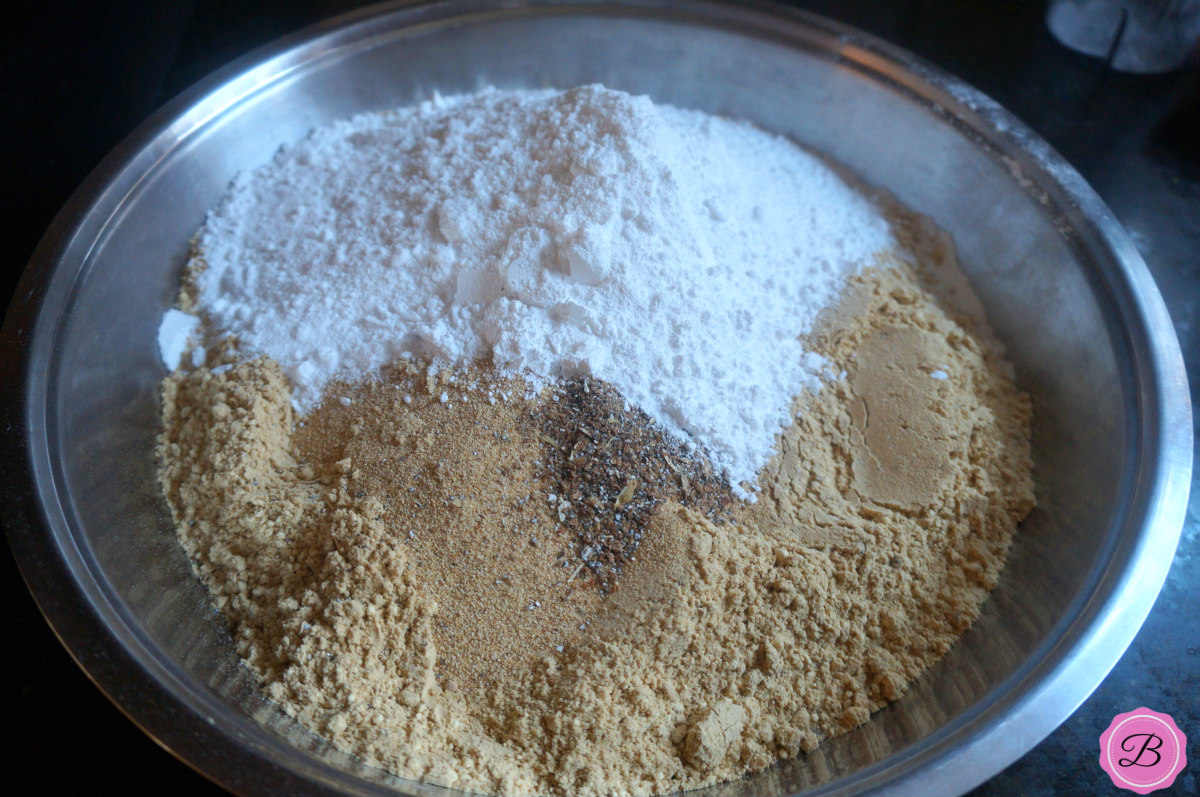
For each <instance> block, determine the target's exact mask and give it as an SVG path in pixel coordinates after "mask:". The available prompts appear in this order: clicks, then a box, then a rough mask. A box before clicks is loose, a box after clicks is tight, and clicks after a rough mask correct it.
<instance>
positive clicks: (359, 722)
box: [160, 252, 1033, 794]
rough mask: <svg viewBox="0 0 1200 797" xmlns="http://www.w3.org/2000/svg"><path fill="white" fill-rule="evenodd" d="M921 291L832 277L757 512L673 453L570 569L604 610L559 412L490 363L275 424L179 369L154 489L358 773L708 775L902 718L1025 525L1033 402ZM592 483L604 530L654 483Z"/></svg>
mask: <svg viewBox="0 0 1200 797" xmlns="http://www.w3.org/2000/svg"><path fill="white" fill-rule="evenodd" d="M941 256H944V252H943V253H942V255H941ZM935 293H937V294H939V295H941V296H943V299H942V300H940V301H941V302H942V303H945V302H946V301H947V300H946V299H945V298H944V297H945V296H946V294H944V293H939V292H938V291H937V290H936V286H933V285H932V284H931V283H930V282H929V280H928V279H927V276H926V275H924V274H923V273H922V272H921V270H920V269H918V270H917V271H916V272H913V271H910V270H909V269H908V268H906V267H905V266H903V265H897V267H896V268H894V269H889V270H886V271H870V272H867V273H865V274H864V275H863V276H861V277H858V278H855V279H854V280H852V282H851V284H850V286H849V287H848V290H847V294H846V296H845V298H844V300H843V302H842V304H841V305H840V309H839V311H838V312H834V313H830V314H829V316H828V317H827V318H826V320H825V324H824V325H823V327H822V329H821V330H820V331H819V332H818V333H816V334H814V335H813V336H812V338H811V340H810V347H811V348H813V349H814V350H816V351H819V352H820V353H822V354H824V355H825V356H827V357H828V358H829V359H830V360H831V361H832V362H833V363H834V368H835V370H837V369H840V370H844V371H845V377H844V378H843V379H839V380H833V381H831V382H829V383H828V384H827V385H826V386H825V387H824V388H823V389H822V390H821V392H820V393H819V394H818V395H816V396H800V397H798V398H797V402H796V407H795V409H796V411H797V420H796V422H795V423H794V424H793V425H792V426H791V427H789V428H788V429H786V430H785V432H784V433H783V435H782V437H781V440H780V444H779V451H778V454H777V455H776V456H775V458H774V459H773V460H772V461H771V463H770V465H769V466H768V467H767V469H766V470H765V471H764V473H763V474H762V477H761V481H760V484H761V491H760V493H759V500H758V501H757V503H755V504H752V505H751V504H744V503H740V502H738V503H735V504H731V505H730V506H731V507H732V509H731V511H730V512H729V513H728V514H727V513H726V512H725V511H724V509H722V508H721V506H722V505H721V504H720V501H716V503H712V502H710V503H707V504H706V503H705V502H704V501H697V500H695V497H694V495H693V494H692V492H691V491H692V490H693V488H694V480H695V479H696V478H698V477H697V476H695V474H696V473H703V462H702V461H701V460H689V461H687V462H684V463H680V462H678V461H676V459H675V457H677V456H679V452H677V451H672V452H670V453H667V454H666V456H668V457H669V458H670V459H671V461H672V463H674V464H675V465H676V467H678V468H680V472H685V473H691V474H693V475H690V476H689V477H688V479H689V481H688V486H687V489H685V488H684V483H683V481H682V480H679V479H674V480H671V479H665V480H664V481H663V482H662V484H661V485H660V486H659V492H658V493H656V494H655V495H654V500H653V501H650V502H648V504H649V505H648V506H647V511H646V512H645V513H644V514H643V515H641V516H640V517H639V518H638V519H637V529H638V534H639V535H640V536H639V537H638V540H637V542H638V544H637V546H636V549H635V550H633V551H626V550H625V549H624V548H621V549H620V551H619V553H620V559H621V562H622V567H621V568H620V570H619V573H618V572H617V571H615V570H612V569H611V568H610V569H607V570H600V571H599V572H597V571H593V574H594V575H596V576H601V575H604V574H608V575H613V576H615V577H616V580H615V581H614V582H613V583H614V584H616V585H619V588H618V589H615V590H610V591H608V592H606V591H605V589H604V587H605V581H604V578H601V577H596V578H593V579H592V580H591V581H587V582H586V583H583V582H581V583H576V581H577V580H579V574H578V573H577V572H576V571H577V570H578V569H579V564H580V561H581V553H582V549H581V548H580V544H581V542H582V543H583V544H584V545H585V547H590V543H589V542H588V541H587V540H584V539H582V538H581V536H580V529H581V528H582V527H580V526H578V525H572V524H571V523H569V522H567V521H568V517H569V514H568V513H567V512H562V513H560V512H559V508H560V507H559V506H558V503H559V499H560V495H561V494H562V493H563V492H565V490H564V479H567V480H568V481H569V480H570V478H575V477H579V478H583V477H585V476H586V474H582V475H581V474H574V475H572V473H571V471H570V469H567V470H564V468H563V467H562V466H563V464H564V463H563V461H562V459H561V455H562V454H563V452H562V448H563V446H564V444H566V443H568V442H570V441H569V440H567V439H565V438H563V437H559V436H556V435H554V434H549V433H548V432H547V429H548V428H549V429H550V431H554V430H555V429H557V428H558V427H555V426H551V427H547V425H546V422H547V420H548V419H551V418H554V417H556V412H557V413H559V414H560V416H561V406H560V407H559V408H558V409H557V410H556V409H555V408H554V406H553V405H555V404H556V403H557V402H555V401H554V399H553V396H552V395H550V394H543V395H541V396H534V397H527V396H526V393H525V389H524V386H523V385H520V384H512V383H508V382H503V381H499V380H497V379H496V378H495V377H494V376H492V375H491V372H490V371H489V370H488V369H487V368H486V367H483V366H477V367H473V368H470V369H464V370H459V371H453V372H451V371H441V372H436V371H432V372H431V371H428V370H426V369H424V368H419V367H417V366H415V365H412V364H407V363H401V364H399V365H398V366H397V367H396V368H395V369H394V370H393V371H391V372H389V373H387V374H385V375H384V376H383V378H381V379H379V380H372V381H369V382H365V383H361V384H356V385H339V386H334V388H332V389H331V390H330V392H329V393H328V394H327V396H326V400H325V402H324V404H323V405H322V406H321V407H320V408H319V409H318V410H316V411H315V412H313V413H311V414H310V415H309V416H307V417H306V418H304V419H303V420H302V422H301V423H302V425H298V426H295V428H293V420H294V419H293V417H292V412H291V409H290V404H289V394H288V387H287V384H286V380H285V379H284V378H283V377H282V376H281V374H280V372H279V370H278V367H277V366H275V365H274V364H273V363H271V362H270V361H267V360H258V361H254V362H250V363H241V364H237V365H235V366H233V367H232V368H229V369H228V370H224V369H222V368H218V369H215V370H214V369H210V368H202V369H198V370H197V371H195V372H193V373H186V374H185V373H177V374H175V375H173V376H172V377H171V378H170V379H168V380H167V381H166V383H165V384H164V433H163V437H162V442H161V445H160V455H161V459H162V463H163V464H162V474H161V475H162V481H163V485H164V491H165V494H166V496H167V499H168V503H169V504H170V506H171V509H172V512H173V514H174V517H175V520H176V524H177V529H178V532H179V536H180V540H181V542H182V543H183V545H184V547H185V548H186V549H187V551H188V553H189V555H190V556H191V557H192V560H193V563H194V565H195V568H196V571H197V573H198V575H199V576H200V577H201V579H202V580H203V581H204V582H205V583H206V584H207V585H208V586H209V588H210V590H211V591H212V593H213V596H214V602H215V603H216V605H217V606H218V608H220V609H222V611H224V612H225V614H226V616H227V617H228V618H229V620H230V622H231V625H232V626H233V628H234V631H235V638H236V640H237V643H238V652H239V654H240V655H242V657H243V658H244V659H245V661H246V663H247V665H248V666H249V667H250V668H251V669H252V670H253V671H254V672H255V673H256V674H257V675H258V676H259V677H260V678H261V679H262V681H263V683H264V685H265V687H266V689H267V693H268V694H269V695H270V696H271V698H272V699H273V700H275V701H276V702H277V703H278V704H279V705H280V706H281V707H282V708H283V709H284V710H285V711H287V712H289V713H291V714H293V715H294V716H296V717H297V718H299V719H300V721H301V722H303V723H304V724H306V725H307V726H309V727H310V728H312V729H314V730H315V731H316V732H318V733H320V734H322V735H323V736H325V737H327V738H329V739H330V740H331V741H332V742H333V743H334V744H335V745H337V746H338V747H340V748H342V749H344V750H347V751H349V752H352V753H354V754H355V755H357V756H359V757H360V758H362V759H363V760H365V761H367V762H368V763H372V764H375V765H378V766H382V767H384V768H386V769H389V770H391V771H393V772H396V773H397V774H400V775H402V776H405V777H413V778H420V779H424V780H427V781H431V782H436V783H442V784H446V785H453V786H456V787H458V788H464V789H469V790H475V791H481V792H489V793H503V794H516V793H546V792H549V793H580V794H607V793H628V794H652V793H660V792H665V791H673V790H678V789H681V788H694V787H699V786H703V785H706V784H711V783H715V782H719V781H722V780H727V779H729V778H732V777H736V776H738V775H739V774H741V773H743V772H746V771H755V770H758V769H761V768H763V767H765V766H767V765H769V764H770V763H771V762H773V761H775V760H777V759H778V758H779V757H783V756H792V755H796V754H798V753H800V752H801V751H806V750H811V749H813V748H814V747H815V745H817V744H818V743H819V741H820V739H821V738H824V737H826V736H830V735H834V734H837V733H841V732H844V731H846V730H848V729H850V728H852V727H854V726H856V725H858V724H860V723H862V722H864V721H866V720H867V719H868V718H869V716H870V712H871V711H873V710H875V709H877V708H879V707H880V706H882V705H884V704H885V703H886V702H888V701H890V700H894V699H896V698H898V697H899V696H900V695H901V694H902V693H903V691H904V690H905V688H906V686H907V684H908V683H909V681H911V680H912V679H913V678H915V677H917V676H918V675H919V674H920V672H921V671H923V670H924V669H926V668H927V667H928V666H929V665H930V664H931V663H932V662H934V661H936V660H937V658H939V657H940V656H941V655H942V654H943V653H944V652H945V651H946V650H947V649H948V648H949V647H950V645H951V644H953V642H954V640H955V639H956V638H957V637H958V635H959V634H961V633H962V631H963V630H965V629H966V628H967V627H968V626H969V625H970V624H971V622H972V621H973V620H974V619H975V617H976V616H977V614H978V610H979V606H980V604H981V603H982V602H983V600H984V599H985V598H986V595H987V591H988V590H989V589H990V588H991V587H992V586H993V585H994V584H995V581H996V578H997V577H998V574H999V571H1000V568H1001V567H1002V565H1003V561H1004V557H1005V554H1006V552H1007V548H1008V545H1009V541H1010V539H1011V536H1012V534H1013V533H1014V531H1015V529H1016V524H1017V523H1018V521H1019V520H1020V519H1021V518H1022V517H1023V516H1024V515H1025V514H1026V513H1027V512H1028V511H1029V509H1030V508H1031V507H1032V503H1033V496H1032V483H1031V479H1030V470H1031V465H1030V459H1029V444H1028V420H1029V403H1028V400H1027V398H1025V397H1024V396H1023V395H1021V394H1020V393H1019V392H1017V391H1016V389H1015V388H1014V386H1013V382H1012V377H1011V373H1010V369H1009V367H1008V366H1007V365H1006V364H1005V363H1004V361H1003V360H1002V358H1001V357H1000V355H999V353H998V350H997V348H996V347H995V346H994V345H993V344H992V343H991V342H990V341H989V339H988V338H987V337H986V333H985V332H984V331H983V330H982V328H980V327H977V326H975V325H973V324H972V322H970V321H969V319H968V317H967V315H964V314H962V313H960V312H959V308H958V306H956V305H955V306H952V309H951V312H949V313H948V312H946V311H945V310H943V309H942V306H940V304H939V300H938V299H937V298H935ZM210 365H215V363H210ZM942 377H944V378H942ZM601 392H602V390H601ZM559 398H560V401H561V398H562V397H561V396H560V397H559ZM576 398H578V396H576ZM605 417H607V415H605ZM595 420H596V419H595V418H589V419H588V420H587V421H586V422H585V425H588V424H592V423H593V422H594V421H595ZM626 420H628V419H626ZM563 428H564V429H565V428H566V427H563ZM589 428H590V427H589ZM564 434H566V433H565V432H564ZM572 439H573V440H574V441H575V442H579V440H578V434H577V433H576V434H573V437H572ZM589 439H590V438H589ZM643 442H645V440H643ZM650 442H651V444H652V445H651V447H653V445H657V443H655V442H654V441H650ZM574 447H575V445H574V442H571V443H570V445H569V446H568V452H567V456H569V453H570V451H571V450H574ZM556 452H557V453H556ZM640 453H641V454H645V452H640ZM651 453H654V454H655V455H658V454H662V453H664V452H661V451H655V452H651ZM556 457H557V459H556ZM621 467H622V468H624V469H625V470H628V467H629V466H628V464H627V463H624V464H622V466H621ZM696 468H698V469H699V470H687V469H696ZM668 471H670V472H671V473H673V474H674V473H675V471H674V470H673V469H671V468H668ZM658 472H662V471H661V469H659V471H658ZM606 479H607V480H606V481H605V482H604V486H603V490H602V491H599V490H598V491H596V492H595V494H596V495H603V499H602V500H601V499H599V498H598V499H597V500H598V501H600V503H602V504H603V506H604V508H605V511H606V512H609V511H610V510H613V509H616V510H619V509H621V508H623V507H624V506H625V503H622V502H621V501H620V500H619V499H620V498H621V496H622V494H624V493H625V492H626V491H625V487H624V485H626V484H630V483H632V480H633V479H636V482H637V486H636V487H635V488H634V489H633V490H632V491H630V495H629V496H628V499H630V500H632V499H634V498H635V497H636V496H637V492H638V490H639V489H642V485H643V484H646V483H648V482H649V481H651V480H650V479H648V478H646V477H645V474H641V475H638V474H633V475H630V474H628V473H625V472H622V470H621V468H617V469H616V472H615V473H614V474H613V475H611V478H610V477H606ZM622 479H623V480H624V481H622ZM668 485H669V486H670V488H671V489H670V490H667V489H666V487H667V486H668ZM566 486H567V487H569V486H570V485H569V484H568V485H566ZM618 486H620V489H617V487H618ZM708 487H710V488H712V492H711V493H710V494H709V495H708V498H706V499H705V500H706V501H707V500H708V499H709V498H711V499H714V500H715V499H717V498H718V497H720V496H722V495H723V493H722V492H721V490H720V489H718V487H719V486H718V485H715V484H709V485H708ZM614 491H615V492H616V493H617V494H616V496H613V495H611V493H613V492H614ZM551 495H554V496H555V498H554V499H553V500H552V499H551V498H550V496H551ZM569 495H570V493H568V496H569ZM581 498H582V491H581ZM722 500H723V499H722ZM609 501H611V503H606V502H609ZM617 504H621V505H620V506H617ZM718 510H719V511H718ZM585 533H586V532H585ZM572 576H574V578H572Z"/></svg>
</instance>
